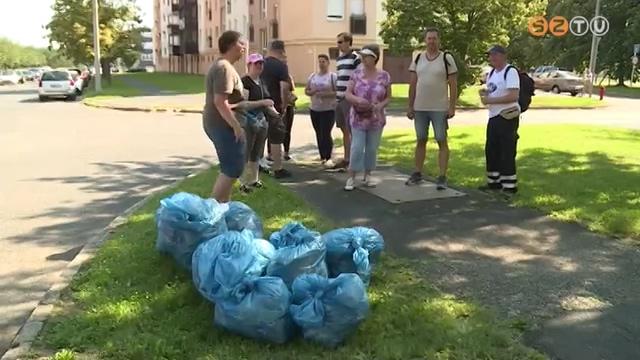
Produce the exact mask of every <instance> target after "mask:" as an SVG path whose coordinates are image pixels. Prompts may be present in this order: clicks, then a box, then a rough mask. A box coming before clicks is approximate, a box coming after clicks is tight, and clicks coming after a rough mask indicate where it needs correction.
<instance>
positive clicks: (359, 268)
mask: <svg viewBox="0 0 640 360" xmlns="http://www.w3.org/2000/svg"><path fill="white" fill-rule="evenodd" d="M322 237H323V238H324V239H325V242H326V244H327V268H328V270H329V276H330V277H336V276H338V275H340V274H343V273H356V274H358V275H360V278H361V279H362V281H363V282H364V283H365V285H367V286H368V285H369V280H370V279H371V271H372V270H373V265H374V263H375V262H376V260H378V258H379V257H380V254H381V253H382V250H383V249H384V239H383V238H382V235H380V233H378V232H377V231H376V230H374V229H371V228H366V227H354V228H348V229H337V230H333V231H330V232H328V233H326V234H324V235H323V236H322Z"/></svg>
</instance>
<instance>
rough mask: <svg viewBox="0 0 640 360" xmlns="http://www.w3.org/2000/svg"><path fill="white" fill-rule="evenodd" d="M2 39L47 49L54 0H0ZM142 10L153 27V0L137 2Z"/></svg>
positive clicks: (143, 18)
mask: <svg viewBox="0 0 640 360" xmlns="http://www.w3.org/2000/svg"><path fill="white" fill-rule="evenodd" d="M0 2H1V3H2V10H0V37H6V38H9V39H10V40H12V41H14V42H17V43H19V44H21V45H29V46H37V47H46V46H47V45H48V44H49V40H48V39H46V37H45V36H46V31H45V30H44V29H43V27H44V26H45V25H46V24H47V23H48V22H49V20H51V15H52V13H53V12H52V11H51V5H53V3H54V0H0ZM136 3H137V4H138V7H140V8H141V9H142V20H143V25H146V26H148V27H152V26H153V0H136Z"/></svg>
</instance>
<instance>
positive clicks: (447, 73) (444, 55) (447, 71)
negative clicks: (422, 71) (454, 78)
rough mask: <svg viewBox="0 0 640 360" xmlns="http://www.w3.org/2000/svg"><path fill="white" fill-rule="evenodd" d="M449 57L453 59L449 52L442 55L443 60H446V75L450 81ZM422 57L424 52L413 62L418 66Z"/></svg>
mask: <svg viewBox="0 0 640 360" xmlns="http://www.w3.org/2000/svg"><path fill="white" fill-rule="evenodd" d="M447 55H449V56H451V57H453V55H451V53H450V52H448V51H443V54H442V59H443V60H444V73H445V74H446V75H445V76H446V77H447V79H448V78H449V75H450V74H449V60H447ZM420 56H422V52H420V53H419V54H418V56H416V59H415V60H414V61H413V62H414V64H415V65H416V66H418V61H420ZM451 75H453V74H451Z"/></svg>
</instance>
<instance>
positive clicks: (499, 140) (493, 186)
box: [480, 45, 521, 195]
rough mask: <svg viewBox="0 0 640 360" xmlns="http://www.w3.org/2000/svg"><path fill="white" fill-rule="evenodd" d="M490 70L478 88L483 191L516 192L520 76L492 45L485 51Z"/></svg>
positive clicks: (496, 47)
mask: <svg viewBox="0 0 640 360" xmlns="http://www.w3.org/2000/svg"><path fill="white" fill-rule="evenodd" d="M487 56H488V57H489V63H490V65H491V66H492V67H493V70H491V72H490V73H489V75H488V76H487V79H486V87H484V88H483V89H481V90H480V99H481V101H482V103H483V104H485V105H486V106H487V108H488V109H489V123H488V124H487V141H486V145H485V157H486V164H487V185H486V186H483V187H482V189H483V190H495V191H503V192H504V193H505V194H507V195H513V194H515V193H517V192H518V179H517V177H516V149H517V144H518V126H519V122H520V112H521V109H520V105H519V104H518V97H519V94H520V76H519V73H518V70H517V69H516V68H514V67H512V66H510V65H509V64H508V63H507V50H506V49H505V48H504V47H502V46H500V45H494V46H492V47H491V48H490V49H489V51H487Z"/></svg>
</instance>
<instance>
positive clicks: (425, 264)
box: [286, 168, 640, 360]
mask: <svg viewBox="0 0 640 360" xmlns="http://www.w3.org/2000/svg"><path fill="white" fill-rule="evenodd" d="M286 186H288V187H289V188H291V189H292V190H294V191H295V192H297V193H298V194H300V195H301V196H302V197H303V198H304V199H305V200H306V201H308V202H309V203H311V204H312V205H314V206H315V207H317V209H319V210H320V212H321V213H322V214H324V215H325V216H327V217H329V218H331V219H333V220H334V221H336V223H338V224H342V225H349V226H351V225H365V226H373V227H375V228H377V229H378V230H380V231H381V233H382V234H384V236H385V239H386V241H387V248H388V250H389V251H391V252H393V253H396V254H400V255H402V256H407V257H411V258H415V259H419V260H420V262H419V264H420V268H421V271H422V272H423V273H424V274H425V276H427V277H428V278H429V280H430V281H431V282H433V283H435V284H436V285H437V287H438V288H440V289H441V290H443V291H445V292H449V293H453V294H456V295H458V296H461V297H469V298H471V299H473V300H474V301H479V302H480V303H482V304H484V305H488V306H490V307H492V308H493V309H495V310H496V311H497V312H498V313H499V314H500V315H501V316H503V317H504V318H508V319H514V320H516V319H517V320H518V321H523V320H524V321H525V322H526V324H527V326H529V331H527V333H526V342H527V343H528V344H529V345H532V346H533V347H536V348H538V349H540V350H542V351H544V352H546V353H547V354H549V355H550V356H551V357H552V358H553V359H562V360H603V359H606V360H637V359H640V345H639V344H640V256H639V255H640V251H639V250H638V248H637V247H632V246H626V245H623V244H621V243H620V242H619V241H616V240H613V239H609V238H605V237H602V236H598V235H595V234H593V233H591V232H589V231H587V230H586V229H584V228H582V227H580V226H578V225H574V224H567V223H561V222H558V221H554V220H552V219H550V218H548V217H546V216H543V215H542V214H540V213H538V212H536V211H532V210H528V209H519V208H512V207H510V206H508V205H507V204H506V203H504V202H501V201H498V200H494V199H492V198H491V197H489V196H487V195H484V194H481V193H478V192H475V191H473V190H468V189H464V191H466V192H467V193H468V194H469V196H467V197H462V198H450V199H442V200H430V201H418V202H411V203H403V204H391V203H389V202H386V201H384V200H382V199H380V198H379V197H376V196H374V195H371V194H369V193H366V192H364V191H355V192H352V193H346V192H344V191H343V190H342V183H341V182H336V181H335V180H334V179H333V177H331V176H328V175H327V174H326V173H324V172H322V171H319V170H316V169H312V168H300V169H299V170H298V171H296V172H295V178H294V180H293V181H292V182H289V183H287V184H286ZM365 204H366V205H365Z"/></svg>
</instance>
